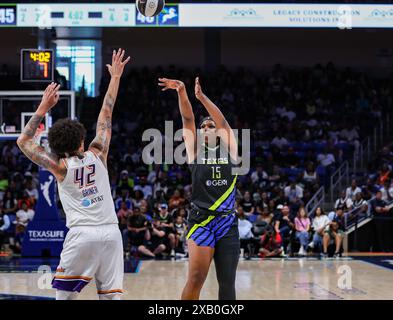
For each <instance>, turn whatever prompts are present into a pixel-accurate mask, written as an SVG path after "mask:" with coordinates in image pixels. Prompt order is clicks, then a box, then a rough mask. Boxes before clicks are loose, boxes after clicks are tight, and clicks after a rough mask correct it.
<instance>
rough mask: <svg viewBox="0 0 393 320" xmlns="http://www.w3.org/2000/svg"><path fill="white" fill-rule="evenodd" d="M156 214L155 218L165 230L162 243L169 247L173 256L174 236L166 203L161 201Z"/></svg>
mask: <svg viewBox="0 0 393 320" xmlns="http://www.w3.org/2000/svg"><path fill="white" fill-rule="evenodd" d="M158 210H159V212H158V215H156V217H155V220H157V221H158V222H159V223H160V226H161V228H162V229H163V230H164V231H165V239H164V244H165V246H166V248H169V249H170V254H171V256H175V246H176V237H175V230H174V224H173V217H172V216H171V215H170V214H169V211H168V205H167V204H166V203H161V204H160V205H159V207H158Z"/></svg>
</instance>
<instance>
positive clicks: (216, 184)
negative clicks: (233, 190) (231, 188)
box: [206, 180, 228, 187]
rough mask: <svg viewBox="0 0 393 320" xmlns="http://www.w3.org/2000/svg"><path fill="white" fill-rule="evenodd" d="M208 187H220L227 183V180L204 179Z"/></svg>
mask: <svg viewBox="0 0 393 320" xmlns="http://www.w3.org/2000/svg"><path fill="white" fill-rule="evenodd" d="M206 185H207V186H208V187H222V186H227V185H228V180H206Z"/></svg>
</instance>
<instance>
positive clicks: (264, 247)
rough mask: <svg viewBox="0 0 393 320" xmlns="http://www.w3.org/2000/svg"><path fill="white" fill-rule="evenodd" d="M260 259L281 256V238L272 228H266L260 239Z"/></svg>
mask: <svg viewBox="0 0 393 320" xmlns="http://www.w3.org/2000/svg"><path fill="white" fill-rule="evenodd" d="M260 245H261V248H260V249H259V256H260V257H261V258H270V257H279V256H280V255H281V254H282V237H281V235H280V233H277V231H276V230H275V229H274V228H268V229H267V230H266V232H265V233H264V234H263V235H262V237H261V243H260Z"/></svg>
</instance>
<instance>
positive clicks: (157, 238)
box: [144, 219, 166, 258]
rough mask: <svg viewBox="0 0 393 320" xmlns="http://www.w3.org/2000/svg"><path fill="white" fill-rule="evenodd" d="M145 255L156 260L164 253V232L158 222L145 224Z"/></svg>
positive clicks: (153, 221)
mask: <svg viewBox="0 0 393 320" xmlns="http://www.w3.org/2000/svg"><path fill="white" fill-rule="evenodd" d="M146 240H147V241H146V246H145V248H144V251H145V253H144V254H145V255H147V256H148V257H152V258H156V257H158V255H160V254H161V253H162V252H164V251H165V249H166V246H165V244H164V241H165V231H164V230H163V227H162V226H161V224H160V222H159V221H158V220H155V219H153V220H152V221H151V222H148V223H147V232H146Z"/></svg>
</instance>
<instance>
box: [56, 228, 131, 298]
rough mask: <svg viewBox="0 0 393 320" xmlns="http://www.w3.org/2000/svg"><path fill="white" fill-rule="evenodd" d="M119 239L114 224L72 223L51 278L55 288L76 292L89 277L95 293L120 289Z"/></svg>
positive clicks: (117, 291)
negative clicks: (93, 281)
mask: <svg viewBox="0 0 393 320" xmlns="http://www.w3.org/2000/svg"><path fill="white" fill-rule="evenodd" d="M123 276H124V260H123V242H122V237H121V233H120V230H119V227H118V225H117V224H107V225H102V226H76V227H72V228H71V229H70V230H69V231H68V233H67V236H66V239H65V241H64V244H63V251H62V252H61V257H60V264H59V266H58V268H57V270H56V275H55V277H54V279H53V281H52V287H53V288H55V289H58V290H64V291H72V292H75V291H77V292H80V291H81V290H82V289H83V288H84V286H85V285H87V284H88V283H89V282H90V281H91V280H92V279H93V278H94V279H95V281H96V286H97V293H98V294H118V293H122V292H123Z"/></svg>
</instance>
